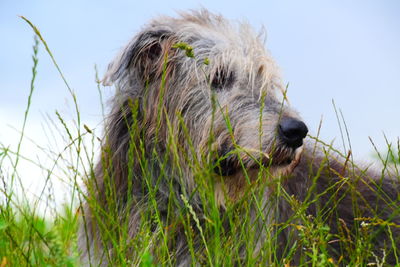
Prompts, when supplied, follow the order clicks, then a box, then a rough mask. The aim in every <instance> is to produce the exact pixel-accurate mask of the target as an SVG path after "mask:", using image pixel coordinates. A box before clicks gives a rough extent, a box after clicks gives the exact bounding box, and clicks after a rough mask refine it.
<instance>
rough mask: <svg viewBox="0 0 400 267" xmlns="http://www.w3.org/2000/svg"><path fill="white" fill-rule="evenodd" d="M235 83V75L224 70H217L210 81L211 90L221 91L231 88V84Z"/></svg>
mask: <svg viewBox="0 0 400 267" xmlns="http://www.w3.org/2000/svg"><path fill="white" fill-rule="evenodd" d="M234 81H235V75H234V74H233V72H231V71H230V72H228V71H226V70H224V69H219V70H218V71H217V72H216V73H215V75H214V77H213V79H212V81H211V88H212V89H213V90H223V89H229V88H231V87H232V85H233V83H234Z"/></svg>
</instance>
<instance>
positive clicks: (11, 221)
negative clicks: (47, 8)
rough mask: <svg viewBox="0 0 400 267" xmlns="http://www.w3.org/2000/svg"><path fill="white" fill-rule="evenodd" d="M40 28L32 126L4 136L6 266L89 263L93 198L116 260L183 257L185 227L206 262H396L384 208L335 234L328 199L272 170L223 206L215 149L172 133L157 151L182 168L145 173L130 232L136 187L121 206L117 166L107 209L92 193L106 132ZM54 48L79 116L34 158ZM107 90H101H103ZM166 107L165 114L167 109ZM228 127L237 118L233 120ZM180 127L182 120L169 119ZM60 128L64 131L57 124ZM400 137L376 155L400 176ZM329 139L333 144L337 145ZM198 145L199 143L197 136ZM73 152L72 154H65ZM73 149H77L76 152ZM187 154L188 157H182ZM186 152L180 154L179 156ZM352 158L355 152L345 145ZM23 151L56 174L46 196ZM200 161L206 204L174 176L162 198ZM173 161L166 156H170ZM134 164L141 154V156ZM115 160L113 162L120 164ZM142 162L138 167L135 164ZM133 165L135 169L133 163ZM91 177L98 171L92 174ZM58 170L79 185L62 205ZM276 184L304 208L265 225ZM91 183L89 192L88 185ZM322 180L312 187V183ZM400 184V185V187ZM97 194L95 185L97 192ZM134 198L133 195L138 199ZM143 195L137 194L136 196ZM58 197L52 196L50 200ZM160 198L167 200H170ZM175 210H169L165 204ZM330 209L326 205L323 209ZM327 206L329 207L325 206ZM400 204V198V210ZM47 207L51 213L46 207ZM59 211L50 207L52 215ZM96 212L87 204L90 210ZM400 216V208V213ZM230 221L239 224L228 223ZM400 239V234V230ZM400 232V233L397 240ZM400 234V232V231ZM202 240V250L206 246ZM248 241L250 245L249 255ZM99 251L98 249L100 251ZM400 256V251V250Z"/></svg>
mask: <svg viewBox="0 0 400 267" xmlns="http://www.w3.org/2000/svg"><path fill="white" fill-rule="evenodd" d="M27 22H28V23H29V24H30V25H31V27H32V28H33V30H34V32H35V40H34V46H33V57H32V58H33V67H32V83H31V88H30V95H29V99H28V104H27V107H26V112H25V118H24V124H23V125H24V126H23V127H22V129H21V139H20V142H19V144H18V145H17V146H16V149H14V150H13V149H10V147H9V146H8V145H6V144H1V145H0V183H1V185H0V267H5V266H79V264H80V263H79V252H78V249H77V231H78V224H79V220H81V219H82V218H81V217H82V216H83V218H84V219H85V211H84V210H83V209H82V207H81V203H83V202H87V203H89V205H90V207H91V208H92V210H94V212H93V214H92V216H93V217H94V218H95V220H97V224H98V225H99V229H100V237H99V240H100V242H102V243H103V244H112V246H113V247H114V251H113V255H112V257H111V255H109V254H107V253H106V255H103V257H104V258H105V259H107V260H108V262H109V263H110V266H131V265H132V266H158V265H160V266H164V265H170V266H174V263H175V259H174V257H175V255H174V251H173V250H171V247H174V246H175V245H176V244H174V240H176V239H174V238H176V236H175V234H176V233H178V231H179V230H181V229H183V232H184V233H185V235H186V238H187V239H188V250H189V253H190V254H191V255H192V258H193V259H194V261H195V262H197V263H200V264H201V265H207V266H208V265H209V266H235V264H238V262H240V264H241V265H244V266H255V265H259V266H265V265H268V264H272V265H274V266H291V265H290V263H291V261H292V260H293V257H295V256H294V253H295V250H296V249H298V247H299V246H300V247H301V249H302V250H303V251H302V253H301V258H302V260H301V262H302V264H303V265H304V266H339V265H348V266H386V262H385V253H383V256H382V255H376V253H375V250H374V241H373V235H374V233H375V230H374V229H373V227H372V226H377V225H378V226H381V227H384V228H386V227H387V228H388V229H389V232H390V229H391V228H390V227H400V226H399V225H392V224H390V223H389V222H385V221H382V220H379V218H367V219H369V221H368V220H367V219H365V221H364V222H363V224H362V227H361V228H360V229H359V231H358V233H357V234H355V235H351V234H350V233H349V232H346V230H347V229H346V228H343V229H344V231H343V232H342V233H339V234H332V232H331V229H330V228H329V227H328V225H327V223H326V221H325V217H324V216H326V213H325V214H323V213H321V214H319V215H318V216H315V217H313V216H309V215H308V214H307V208H308V207H309V206H310V205H313V204H315V203H318V202H319V197H320V196H318V195H312V194H310V196H311V197H310V198H308V199H306V201H304V202H300V201H299V200H298V199H296V198H295V197H294V196H291V195H288V194H287V193H286V192H285V191H284V189H283V188H282V187H281V186H280V185H279V183H280V180H279V179H276V180H271V181H268V182H265V181H264V182H259V183H256V186H255V187H254V186H253V187H252V186H250V187H249V189H248V191H247V192H246V193H245V194H244V196H243V197H242V198H241V199H240V200H239V201H236V202H232V203H231V202H229V201H228V202H227V203H225V209H224V211H222V210H221V209H220V206H219V200H218V199H217V198H216V196H215V194H214V191H215V186H216V184H217V181H215V180H214V179H215V175H214V173H215V167H216V166H215V162H211V161H210V158H208V157H204V158H194V157H193V155H191V154H189V153H187V154H185V153H184V152H183V151H182V150H183V149H182V148H181V147H179V145H177V144H178V143H177V140H175V139H174V138H172V137H171V139H170V140H169V143H168V149H170V150H171V153H170V154H171V155H173V158H172V159H171V158H166V157H165V156H164V155H165V154H163V153H159V152H158V151H157V150H156V149H155V150H154V151H152V153H153V158H152V160H153V161H157V163H158V164H160V166H165V165H166V162H171V160H172V161H173V162H176V163H177V164H176V166H175V169H174V170H169V169H168V166H165V169H161V170H160V173H159V175H158V177H157V179H156V180H154V179H153V178H154V174H151V173H149V174H148V175H147V176H146V175H144V177H143V181H144V182H143V184H144V186H145V187H146V188H145V189H143V191H144V192H146V194H147V195H146V197H145V199H146V200H147V202H146V205H145V206H147V209H144V210H143V212H142V213H141V214H140V216H141V218H144V220H142V221H141V223H140V225H138V226H137V229H138V230H137V233H138V234H137V235H136V236H135V237H133V238H130V237H129V235H128V234H127V233H128V230H129V227H131V224H130V223H131V222H130V220H129V216H128V215H129V214H130V208H131V207H133V206H134V205H135V204H134V202H135V199H134V196H131V195H128V196H124V197H125V199H124V202H125V203H128V204H126V206H124V210H121V207H120V206H119V205H120V203H119V200H120V199H121V195H119V191H118V188H115V187H114V186H113V185H114V182H113V181H112V179H113V177H112V175H110V176H107V172H105V173H106V175H105V177H104V184H105V185H104V186H105V187H106V188H107V189H106V190H105V192H106V194H105V196H104V199H103V201H104V202H106V203H107V209H104V208H103V207H104V206H102V205H101V204H99V203H98V201H99V199H97V198H96V197H92V195H91V194H90V193H91V190H93V191H95V190H96V187H97V186H99V185H98V184H97V183H96V181H94V180H93V179H90V177H92V174H93V172H94V168H95V163H96V162H95V161H96V159H97V156H99V155H95V152H94V149H93V147H96V146H99V144H100V141H99V138H98V137H97V136H96V135H95V134H94V132H93V131H92V129H90V128H89V127H88V126H86V125H85V124H84V123H83V122H81V119H80V113H79V107H78V105H77V101H76V98H75V94H74V92H73V90H72V89H71V88H70V86H69V84H68V81H67V80H66V79H65V78H64V76H63V73H62V71H61V69H60V68H59V66H58V65H57V63H56V60H55V59H54V57H53V56H52V53H51V50H50V48H49V47H48V46H47V44H46V42H45V40H44V39H43V37H42V36H41V34H40V32H39V31H38V29H36V27H34V26H33V25H32V24H31V23H30V22H29V21H27ZM39 47H40V48H41V49H45V50H46V51H47V53H48V54H49V55H50V58H51V59H52V60H53V62H54V66H55V68H56V69H57V70H58V71H59V73H60V77H61V79H63V81H64V83H65V85H66V88H67V89H68V90H69V92H70V93H71V98H72V99H73V101H74V103H75V111H76V114H75V124H74V125H69V124H68V123H66V121H65V120H64V118H63V116H62V114H59V113H57V114H56V117H57V118H56V119H57V121H56V122H55V123H56V124H57V125H58V126H59V128H60V129H62V132H61V133H59V134H62V135H63V138H64V140H66V144H65V148H64V150H62V151H50V152H46V153H47V154H49V155H50V156H49V157H50V158H52V159H53V162H52V163H51V164H49V165H46V166H43V165H41V163H40V162H39V161H37V160H36V159H34V158H29V157H27V156H26V155H22V154H21V153H20V146H21V145H22V144H23V141H24V133H25V123H26V121H27V120H28V119H29V109H30V101H31V96H32V94H33V92H34V90H35V78H36V76H37V75H40V73H39V74H37V72H36V70H37V64H38V58H37V55H38V49H39ZM99 92H101V90H99ZM136 109H137V106H136V105H135V103H132V112H133V113H134V112H135V111H136ZM160 117H161V115H160V114H158V118H160ZM227 127H230V126H229V120H227ZM138 129H139V126H138V125H136V124H135V123H134V122H133V123H132V128H131V129H130V133H129V134H130V136H131V139H132V140H139V142H136V143H137V144H139V145H138V146H137V147H130V149H132V158H130V159H129V160H130V161H132V162H139V166H140V167H141V170H142V172H143V173H146V170H148V168H147V166H149V165H151V164H154V162H153V161H151V160H149V158H148V157H144V156H141V155H142V154H141V153H144V147H145V144H144V142H146V140H143V139H141V138H142V136H141V135H140V131H138ZM169 131H171V132H172V131H173V129H169ZM55 134H57V133H55ZM396 145H397V147H392V146H390V145H389V144H388V147H387V151H385V152H384V153H381V154H379V153H377V158H376V159H375V160H376V161H379V162H380V165H381V166H382V169H383V170H387V169H390V170H391V171H392V173H393V176H394V177H395V179H397V181H398V182H400V175H399V172H398V167H400V161H399V153H398V151H400V150H399V149H398V148H399V143H397V144H396ZM327 149H328V150H329V149H331V148H330V147H329V145H327ZM189 150H190V146H189ZM65 155H69V156H65ZM70 155H72V156H70ZM182 155H183V158H182ZM174 157H176V158H174ZM343 157H344V160H346V157H347V155H346V154H345V155H344V156H343ZM102 160H103V165H104V166H107V160H109V159H108V158H107V157H104V158H102ZM22 161H30V162H33V163H34V164H36V165H37V166H39V167H41V168H42V169H43V173H45V174H46V175H44V176H43V177H42V179H43V180H45V181H46V183H45V185H44V187H43V188H42V191H41V193H40V194H39V195H37V196H36V201H32V199H28V198H26V197H24V194H25V191H26V189H25V188H24V184H23V182H22V179H21V177H20V174H19V170H20V169H19V168H20V167H19V166H20V163H21V162H22ZM182 162H184V164H186V165H188V166H190V168H191V171H192V172H193V173H194V174H195V175H194V177H195V181H196V184H197V185H198V187H196V197H198V198H199V201H197V202H196V203H201V207H200V206H193V204H192V203H193V202H192V201H191V198H192V197H193V195H190V194H189V195H188V194H187V193H186V192H181V193H180V194H179V195H174V194H173V193H171V192H175V191H174V190H172V189H173V188H174V186H175V185H174V184H173V183H172V182H171V183H170V184H169V186H170V189H171V190H170V191H169V193H168V194H169V197H168V203H160V201H158V199H159V194H160V192H159V191H160V188H159V187H158V184H159V182H160V180H161V179H164V178H165V177H166V176H167V175H168V173H170V172H172V171H173V172H174V173H183V172H184V170H181V169H180V167H179V166H180V165H181V164H182ZM164 163H165V164H164ZM132 165H134V163H132ZM111 168H112V167H111ZM56 169H58V170H60V169H61V173H62V174H63V177H62V178H60V177H59V176H60V175H59V174H58V173H56V172H55V170H56ZM132 171H133V170H132ZM128 172H129V171H128ZM265 172H268V166H260V174H259V176H260V177H262V176H263V174H265ZM132 176H133V174H132ZM87 178H89V181H87V180H86V179H87ZM55 179H62V181H63V183H65V184H67V185H68V187H69V188H70V191H69V192H70V193H71V195H70V196H68V199H70V202H67V203H65V204H64V205H58V206H56V207H55V208H54V207H53V206H52V205H50V204H48V203H49V202H51V201H52V200H51V199H52V194H57V193H59V192H54V190H53V188H52V183H53V182H54V180H55ZM132 183H133V181H127V182H126V186H127V188H128V191H129V188H131V187H133V185H132ZM271 186H273V187H274V188H275V191H274V193H273V194H271V199H270V200H269V201H270V202H271V203H270V204H268V205H266V206H267V207H270V208H273V207H274V203H276V201H277V199H279V198H285V199H286V200H287V202H288V203H290V205H291V208H292V209H293V210H295V211H296V217H295V218H294V219H293V220H292V221H286V222H282V223H281V224H279V225H276V224H272V225H269V224H268V223H265V224H264V225H255V224H254V222H253V221H250V220H249V218H250V217H251V215H250V213H251V212H253V211H254V210H253V209H252V208H251V207H254V206H255V207H257V208H258V211H259V214H258V216H260V217H262V216H264V215H263V214H264V213H265V210H263V211H261V210H262V209H265V207H262V205H263V203H262V199H263V198H262V193H263V191H264V190H265V188H267V187H271ZM85 187H87V188H88V192H89V194H87V192H86V190H85V189H83V188H85ZM310 190H312V189H310ZM399 193H400V192H399ZM93 194H94V193H93ZM129 203H130V204H129ZM136 204H137V203H136ZM47 205H48V206H47ZM160 205H163V207H162V208H161V207H160ZM46 207H47V208H49V209H50V208H52V209H53V211H52V212H51V213H46V212H44V213H43V210H46ZM199 209H201V210H202V212H201V214H202V217H201V218H199V217H198V214H199V213H198V212H197V211H198V210H199ZM165 210H167V211H168V216H167V219H166V220H163V219H162V218H163V216H162V215H161V214H160V212H161V211H162V212H164V211H165ZM321 210H322V209H321ZM325 212H326V211H325ZM396 212H397V214H398V213H399V212H400V207H397V211H394V214H396ZM44 214H45V215H44ZM49 214H50V215H49ZM86 215H87V214H86ZM397 216H398V215H397ZM287 227H294V228H295V229H296V230H297V232H296V235H297V242H295V243H294V244H292V245H290V246H288V247H286V253H285V255H286V256H285V258H284V259H280V258H279V255H276V251H277V246H279V244H278V241H277V237H276V236H277V233H279V232H280V231H282V230H283V229H285V228H287ZM256 228H264V231H265V232H266V236H265V238H266V239H267V240H268V241H267V242H263V245H262V246H263V247H262V248H261V249H260V251H261V253H259V254H258V255H257V257H253V256H252V255H254V252H255V247H256V245H255V244H256V243H257V240H258V238H259V236H257V235H258V232H259V231H257V229H256ZM226 229H229V231H227V230H226ZM394 239H396V240H398V238H397V237H393V240H394ZM337 240H341V242H342V243H343V244H344V245H343V247H342V248H341V249H342V250H343V251H345V252H346V255H350V257H346V258H340V257H335V256H334V255H332V253H331V251H330V249H329V247H330V244H331V243H333V242H336V241H337ZM393 242H396V241H393ZM397 242H398V241H397ZM197 247H202V250H201V251H198V250H196V248H197ZM394 247H395V248H394V252H393V253H394V254H395V255H396V259H397V257H400V255H399V253H400V251H399V249H400V248H399V247H398V245H397V248H396V245H395V246H394ZM242 251H245V252H246V253H245V254H244V255H243V253H242ZM91 256H93V255H91ZM397 266H400V260H397Z"/></svg>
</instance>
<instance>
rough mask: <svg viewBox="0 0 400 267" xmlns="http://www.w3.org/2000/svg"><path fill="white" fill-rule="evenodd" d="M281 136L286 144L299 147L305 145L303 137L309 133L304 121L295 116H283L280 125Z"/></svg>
mask: <svg viewBox="0 0 400 267" xmlns="http://www.w3.org/2000/svg"><path fill="white" fill-rule="evenodd" d="M278 133H279V137H280V138H281V140H282V141H284V142H285V144H286V145H288V146H289V147H292V148H298V147H300V146H302V145H303V139H304V137H306V135H307V133H308V129H307V126H306V125H305V124H304V122H302V121H299V120H297V119H293V118H289V117H286V118H282V119H281V121H280V123H279V126H278Z"/></svg>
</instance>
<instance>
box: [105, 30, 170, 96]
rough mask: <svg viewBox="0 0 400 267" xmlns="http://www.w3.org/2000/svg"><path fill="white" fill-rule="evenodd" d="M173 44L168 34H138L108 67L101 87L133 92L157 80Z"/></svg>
mask: <svg viewBox="0 0 400 267" xmlns="http://www.w3.org/2000/svg"><path fill="white" fill-rule="evenodd" d="M175 43H176V40H175V38H173V35H172V32H171V31H169V30H166V29H150V30H146V31H143V32H141V33H140V34H138V35H137V36H136V37H135V38H133V40H132V41H131V42H129V44H128V45H127V46H126V47H125V48H124V49H123V50H122V52H121V53H120V54H119V55H118V56H117V57H116V58H115V59H114V61H113V62H111V64H110V65H109V66H108V70H107V73H106V75H105V77H104V79H103V84H104V85H111V84H113V83H114V84H116V85H117V87H119V88H120V89H122V88H127V87H128V88H132V87H134V88H136V89H137V86H140V87H141V86H143V85H145V84H146V83H150V82H152V81H154V80H156V79H158V78H160V77H161V75H162V72H163V69H164V64H166V62H167V57H168V59H170V58H171V57H172V49H171V48H172V46H173V45H174V44H175Z"/></svg>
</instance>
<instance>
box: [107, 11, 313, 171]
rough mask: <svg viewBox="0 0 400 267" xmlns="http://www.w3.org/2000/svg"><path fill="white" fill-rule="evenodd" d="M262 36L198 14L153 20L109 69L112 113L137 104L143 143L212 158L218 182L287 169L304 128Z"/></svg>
mask: <svg viewBox="0 0 400 267" xmlns="http://www.w3.org/2000/svg"><path fill="white" fill-rule="evenodd" d="M263 36H264V35H263V34H256V33H255V32H254V31H253V30H252V29H251V27H250V26H249V25H248V24H245V23H244V24H231V23H229V22H228V21H227V20H225V19H224V18H222V17H221V16H218V15H213V14H210V13H209V12H207V11H205V10H202V11H200V12H191V13H183V14H181V16H180V17H179V18H170V17H159V18H157V19H156V20H153V21H152V22H151V23H150V24H148V25H147V26H146V27H145V28H144V29H143V30H142V31H141V32H140V33H139V34H137V35H136V37H134V38H133V39H132V40H131V42H130V43H129V44H128V45H127V46H126V47H125V48H124V49H123V50H122V52H121V53H120V54H119V56H117V58H116V59H115V60H114V61H113V62H112V63H111V64H110V66H109V69H108V72H107V74H106V76H105V79H104V83H105V84H112V83H113V84H115V85H116V87H117V90H118V93H117V95H116V103H115V104H114V109H115V110H114V111H115V112H117V113H118V112H119V110H120V109H121V106H122V105H124V103H126V101H127V100H128V99H131V100H136V101H138V106H139V111H138V113H139V114H138V117H140V125H141V127H142V129H143V130H144V135H145V136H146V138H147V140H159V142H160V143H161V144H162V145H164V146H165V148H166V147H167V146H168V144H170V141H169V140H170V139H169V138H170V137H171V136H174V137H176V140H177V142H178V143H179V144H180V145H179V147H183V148H184V150H185V151H186V152H187V153H189V152H188V151H191V150H193V151H194V153H195V154H196V157H197V156H199V155H204V153H210V152H214V156H213V157H215V160H214V161H213V162H214V163H215V172H216V173H217V174H218V175H220V176H222V177H224V176H235V175H237V173H238V172H241V171H242V170H250V169H258V168H259V167H260V166H268V167H269V169H270V170H271V172H272V173H274V172H275V173H276V172H280V173H282V172H284V173H288V172H290V171H292V170H293V168H294V167H295V165H296V162H297V161H298V157H299V154H300V152H299V151H301V147H302V145H303V138H304V137H305V136H306V134H307V131H308V130H307V127H306V126H305V124H304V123H303V122H302V121H301V120H300V119H299V117H298V115H297V113H296V112H295V111H293V110H292V109H291V108H290V107H289V106H288V105H287V103H285V88H284V86H283V85H282V82H281V79H280V76H279V72H278V68H277V67H276V65H275V63H274V61H273V59H272V58H271V56H270V55H269V53H268V52H267V51H266V50H265V48H264V42H263ZM125 131H126V130H125ZM161 150H162V149H161ZM215 155H216V156H215ZM192 157H193V155H192Z"/></svg>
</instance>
